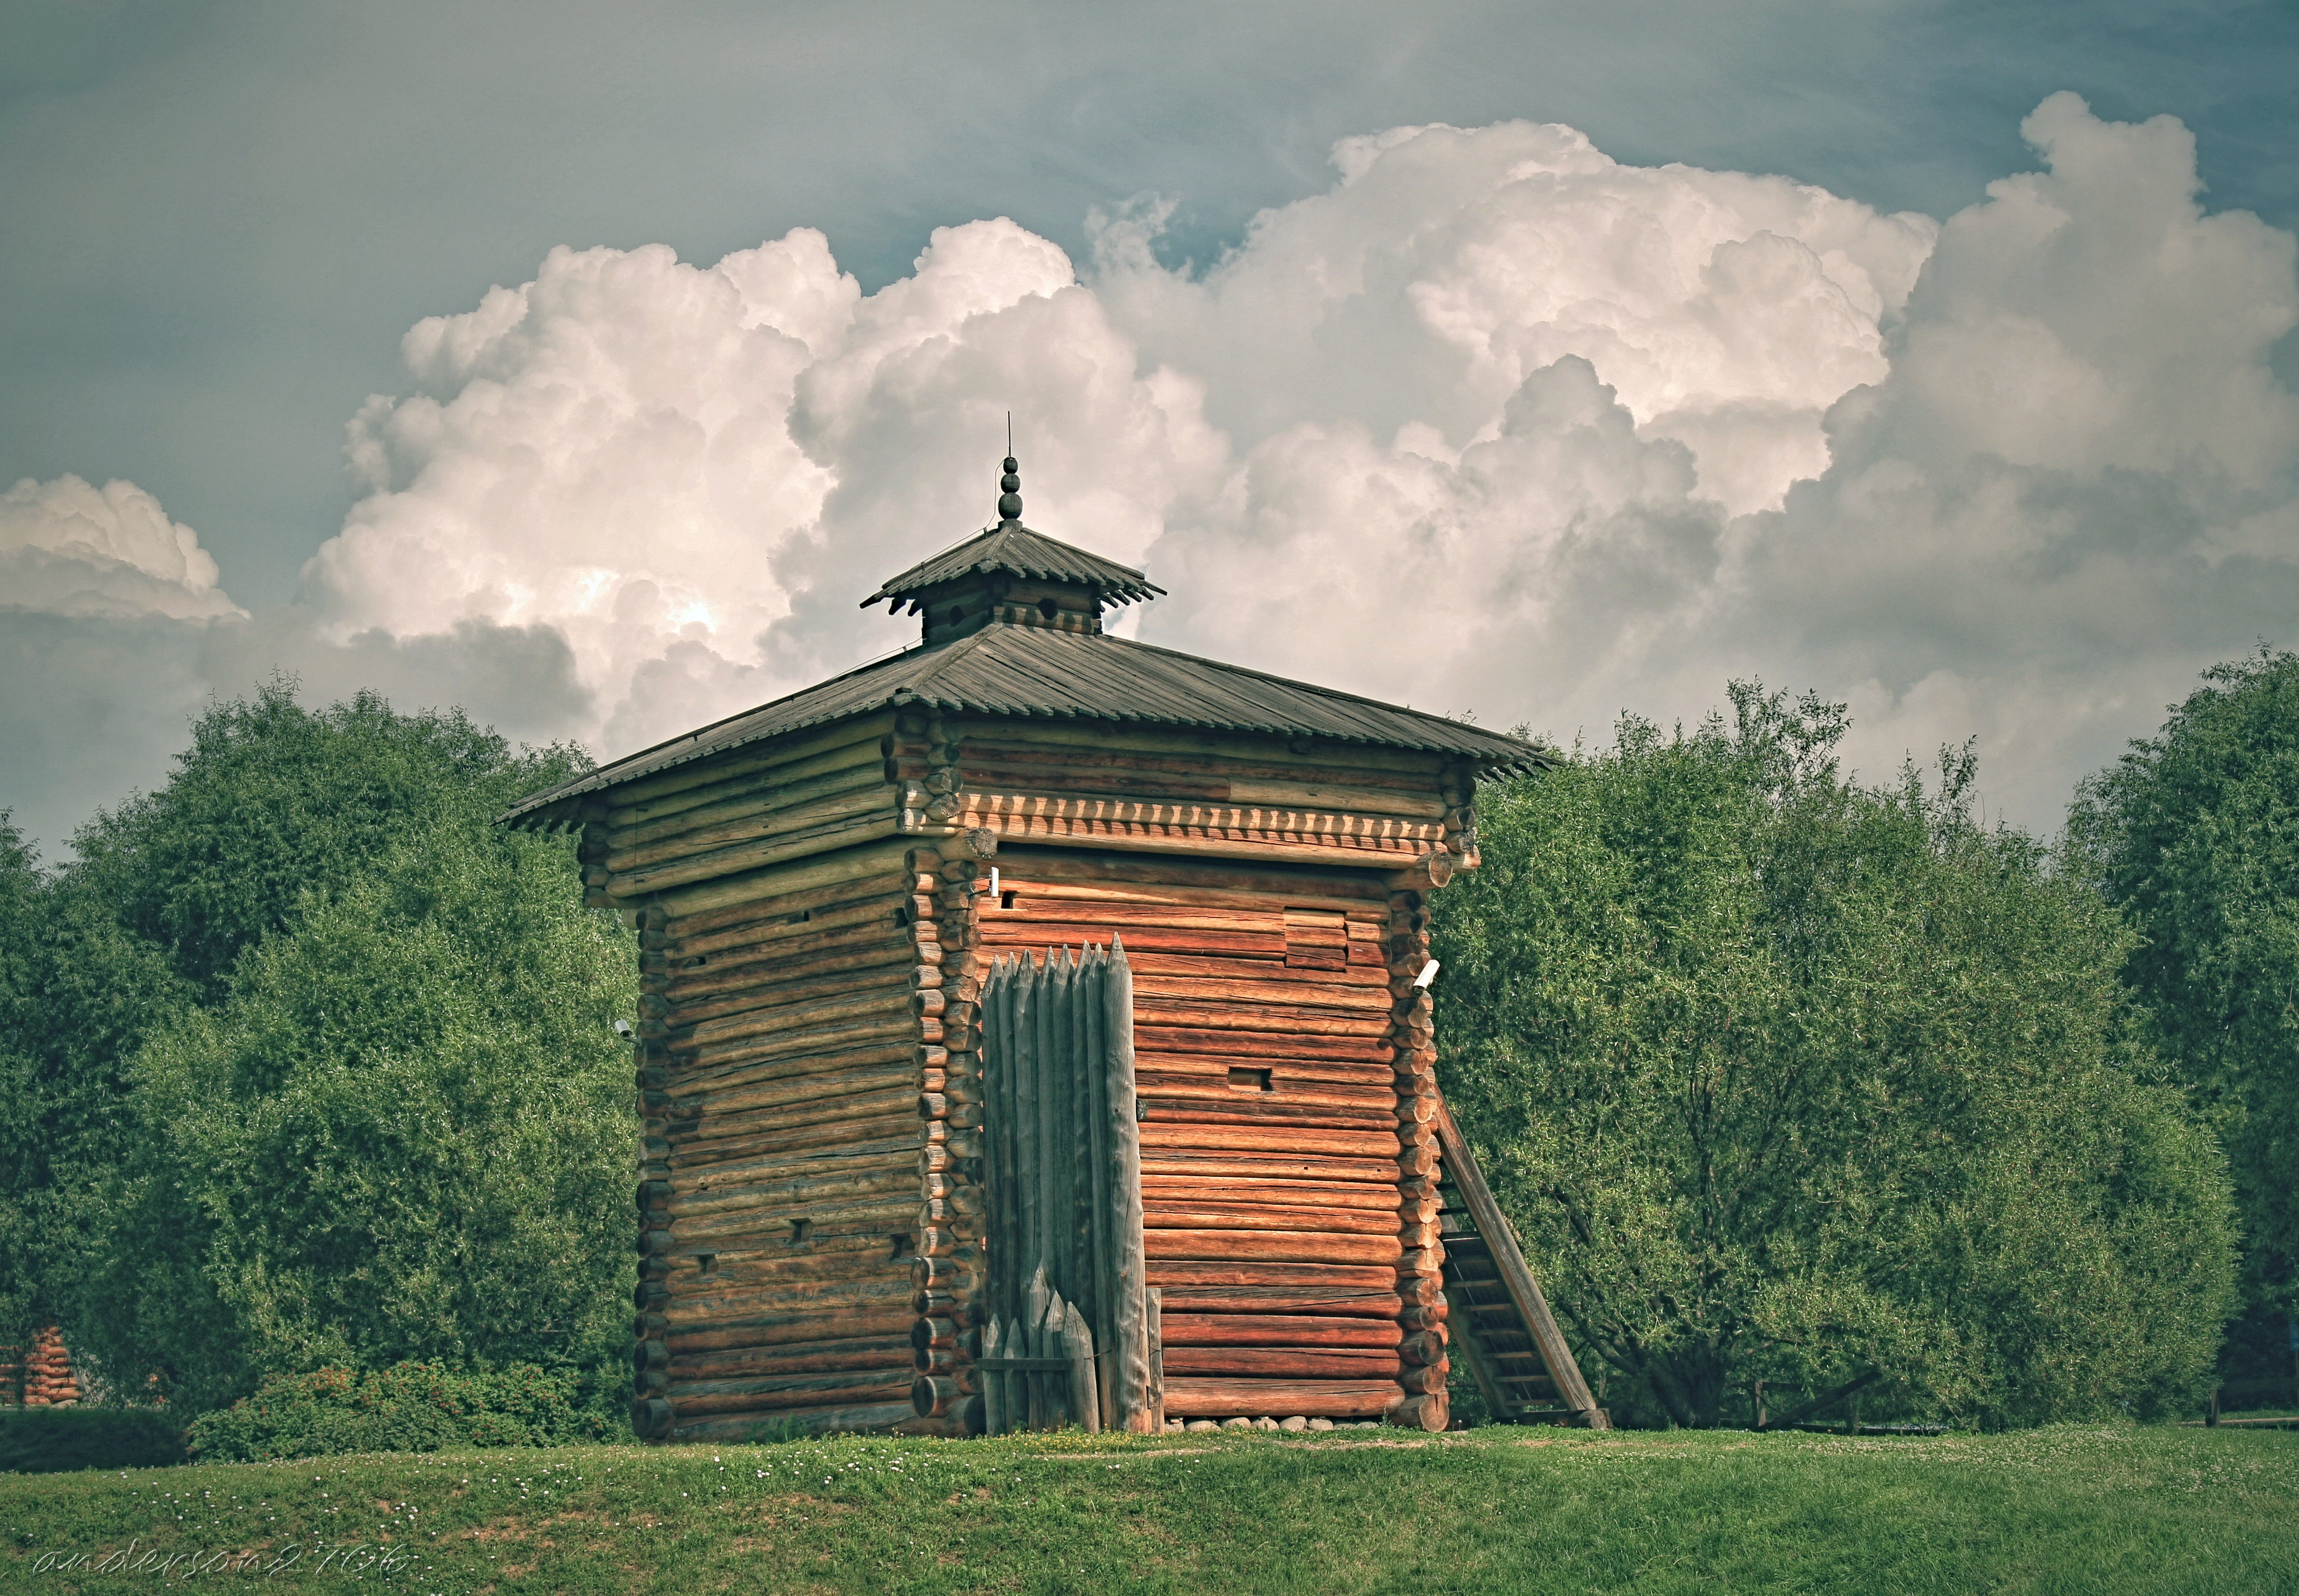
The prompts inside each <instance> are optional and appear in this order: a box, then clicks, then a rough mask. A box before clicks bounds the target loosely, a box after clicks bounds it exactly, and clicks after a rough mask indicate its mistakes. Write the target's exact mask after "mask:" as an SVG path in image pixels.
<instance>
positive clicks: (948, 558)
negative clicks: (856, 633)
mask: <svg viewBox="0 0 2299 1596" xmlns="http://www.w3.org/2000/svg"><path fill="white" fill-rule="evenodd" d="M996 571H1003V572H1006V573H1008V575H1015V576H1023V577H1027V578H1029V579H1030V580H1031V581H1033V582H1061V583H1075V585H1077V586H1079V587H1088V588H1091V589H1093V590H1094V591H1095V593H1096V596H1097V597H1099V598H1100V600H1102V601H1103V602H1104V603H1109V602H1112V601H1115V602H1116V603H1119V604H1130V603H1133V602H1134V601H1135V600H1142V599H1155V598H1158V596H1160V595H1161V594H1163V593H1164V592H1165V591H1166V590H1165V589H1164V588H1162V587H1159V586H1158V584H1157V583H1153V582H1151V581H1150V579H1149V578H1148V577H1146V576H1144V575H1142V574H1141V572H1139V571H1137V570H1135V569H1134V568H1133V566H1121V565H1119V564H1118V563H1117V562H1116V560H1114V559H1104V558H1101V556H1100V555H1099V554H1089V553H1087V552H1086V551H1085V550H1083V549H1079V548H1075V547H1074V546H1072V545H1071V544H1068V543H1065V542H1062V541H1061V540H1060V539H1058V538H1050V537H1048V536H1047V535H1046V534H1045V533H1042V532H1033V531H1032V530H1031V529H1030V528H1028V527H1026V526H1025V525H1022V524H1021V523H1020V522H1019V521H1001V522H1000V523H999V524H998V525H995V526H990V527H985V528H984V529H983V530H982V531H981V532H978V533H975V535H974V536H972V537H970V538H968V539H967V540H966V542H962V543H959V544H956V545H953V546H952V547H950V548H948V549H945V550H942V552H941V553H940V554H937V555H934V557H933V558H928V559H922V560H920V561H919V562H918V563H917V565H914V566H911V567H910V568H909V570H907V571H905V572H903V573H902V574H901V575H900V576H895V577H892V578H890V579H888V580H887V581H886V582H885V583H883V584H881V585H880V587H879V589H878V591H876V592H875V593H873V594H871V595H870V596H869V597H868V598H867V599H865V600H862V608H865V609H867V608H870V606H872V605H873V604H876V603H878V602H880V601H881V600H887V599H892V600H897V601H900V600H904V599H911V598H914V597H915V596H916V595H917V594H919V593H922V592H925V591H928V590H930V589H933V588H937V587H940V586H942V584H944V583H951V582H957V581H959V580H960V579H962V578H964V577H967V576H972V575H977V574H979V575H989V574H990V573H992V572H996Z"/></svg>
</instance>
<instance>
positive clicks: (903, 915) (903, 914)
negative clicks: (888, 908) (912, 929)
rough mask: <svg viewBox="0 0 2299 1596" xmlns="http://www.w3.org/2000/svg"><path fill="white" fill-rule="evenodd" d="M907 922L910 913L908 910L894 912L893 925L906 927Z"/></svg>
mask: <svg viewBox="0 0 2299 1596" xmlns="http://www.w3.org/2000/svg"><path fill="white" fill-rule="evenodd" d="M909 922H910V912H909V910H908V909H900V908H898V909H896V910H895V911H894V923H895V924H896V925H908V924H909Z"/></svg>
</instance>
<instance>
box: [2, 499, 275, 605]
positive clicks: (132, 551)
mask: <svg viewBox="0 0 2299 1596" xmlns="http://www.w3.org/2000/svg"><path fill="white" fill-rule="evenodd" d="M219 575H220V573H219V572H218V571H217V569H216V562H215V560H214V558H212V556H211V555H210V554H209V553H208V551H207V550H204V549H203V548H201V547H200V539H199V534H198V533H195V532H194V531H193V530H192V529H191V528H190V527H188V526H184V525H178V523H176V522H174V521H171V520H170V519H169V518H168V513H167V512H166V511H165V510H163V509H161V508H160V501H159V500H157V499H154V497H153V496H152V495H151V494H149V493H147V492H145V491H144V490H143V489H141V488H139V487H137V485H136V484H134V483H132V482H108V483H106V484H104V486H102V487H101V488H98V487H95V486H93V485H91V484H88V483H86V482H83V481H81V480H80V479H79V477H77V476H70V475H66V476H59V477H57V478H55V479H54V480H53V481H51V482H35V481H34V480H33V479H32V478H30V477H29V476H28V477H26V478H24V479H23V480H22V481H21V482H19V483H18V484H16V485H15V486H14V487H12V488H10V489H9V490H8V491H7V492H4V493H0V608H8V609H18V610H25V611H30V612H35V613H38V614H42V615H53V616H78V617H82V618H93V617H104V618H109V619H114V620H130V619H137V618H140V617H144V616H165V617H167V618H168V619H170V620H178V621H207V620H218V619H221V618H223V617H226V616H240V615H244V614H245V611H243V610H242V609H241V608H239V606H238V605H237V604H234V603H233V602H232V601H231V598H230V596H229V595H228V594H227V593H226V592H225V591H223V590H222V589H221V588H220V587H219V586H217V585H216V584H217V580H218V577H219Z"/></svg>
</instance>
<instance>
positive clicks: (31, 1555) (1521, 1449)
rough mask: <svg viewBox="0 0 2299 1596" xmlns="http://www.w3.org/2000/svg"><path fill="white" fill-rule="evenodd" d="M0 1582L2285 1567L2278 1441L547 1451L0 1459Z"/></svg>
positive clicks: (1451, 1581) (1904, 1579)
mask: <svg viewBox="0 0 2299 1596" xmlns="http://www.w3.org/2000/svg"><path fill="white" fill-rule="evenodd" d="M0 1529H4V1534H5V1537H6V1545H7V1548H8V1558H7V1559H6V1560H5V1561H4V1562H0V1584H4V1585H5V1586H6V1587H7V1588H10V1589H16V1590H28V1591H54V1592H82V1591H85V1592H99V1591H106V1592H108V1591H131V1590H135V1591H144V1590H153V1589H157V1588H166V1587H168V1586H170V1585H172V1584H176V1583H178V1581H185V1580H189V1581H191V1582H193V1583H196V1584H212V1585H220V1586H223V1587H227V1588H228V1587H230V1586H234V1585H238V1584H257V1583H269V1584H278V1585H286V1586H291V1587H295V1588H299V1589H307V1590H337V1589H343V1590H350V1589H353V1588H357V1589H361V1590H369V1591H372V1590H377V1589H385V1590H403V1591H410V1592H481V1593H484V1596H511V1593H512V1592H681V1593H685V1592H710V1591H720V1590H727V1591H737V1592H753V1591H762V1592H763V1591H773V1592H783V1591H789V1592H844V1591H862V1592H940V1591H999V1592H1007V1591H1014V1592H1020V1591H1049V1592H1052V1591H1065V1592H1067V1591H1110V1590H1124V1591H1136V1590H1139V1591H1172V1592H1227V1591H1250V1592H1404V1591H1446V1592H1455V1591H1510V1592H1515V1591H1526V1592H1552V1591H1553V1592H1586V1591H1615V1590H1627V1589H1634V1590H1636V1591H1638V1592H1677V1591H1700V1592H1721V1591H1730V1592H1745V1591H1830V1592H1837V1591H1880V1592H1935V1591H1938V1592H1969V1591H1990V1592H1996V1591H2002V1592H2015V1591H2016V1592H2079V1591H2081V1592H2091V1591H2112V1592H2157V1591H2164V1592H2174V1591H2176V1592H2189V1591H2196V1592H2203V1591H2209V1592H2245V1593H2246V1596H2248V1593H2252V1592H2278V1591H2299V1434H2294V1433H2291V1432H2278V1431H2228V1430H2224V1429H2222V1430H2215V1431H2210V1432H2205V1431H2203V1430H2195V1429H2188V1430H2180V1429H2157V1428H2133V1427H2100V1428H2079V1427H2059V1428H2054V1429H2048V1430H2043V1431H2038V1432H2032V1433H2028V1434H2021V1435H1996V1436H1968V1435H1949V1436H1941V1437H1936V1438H1930V1439H1920V1440H1910V1439H1898V1438H1863V1439H1860V1440H1851V1439H1847V1438H1843V1437H1830V1436H1823V1435H1761V1436H1759V1435H1735V1434H1721V1435H1691V1434H1677V1435H1589V1434H1587V1433H1584V1432H1561V1431H1556V1430H1523V1429H1490V1430H1480V1431H1473V1432H1469V1433H1465V1434H1457V1435H1428V1436H1408V1435H1403V1434H1400V1433H1399V1432H1396V1431H1386V1432H1382V1431H1357V1430H1343V1431H1339V1432H1336V1433H1334V1434H1332V1435H1323V1436H1315V1437H1304V1438H1296V1437H1291V1436H1286V1437H1275V1436H1261V1435H1255V1436H1251V1437H1247V1436H1238V1435H1221V1436H1201V1435H1187V1436H1171V1437H1159V1438H1157V1439H1155V1440H1141V1441H1124V1440H1103V1439H1096V1440H1089V1439H1087V1438H1085V1437H1084V1436H1082V1435H1062V1436H1034V1437H1015V1438H1008V1439H1003V1440H999V1441H991V1442H979V1441H977V1442H955V1443H953V1442H915V1441H912V1442H896V1441H885V1440H860V1439H839V1440H832V1441H822V1442H793V1443H785V1444H783V1445H777V1446H760V1447H721V1448H711V1447H678V1448H662V1449H640V1448H631V1447H567V1448H560V1449H557V1450H552V1451H482V1452H465V1453H457V1454H436V1455H430V1456H424V1455H416V1454H400V1455H390V1456H377V1457H360V1458H330V1459H326V1460H315V1461H310V1462H305V1463H302V1464H289V1463H274V1464H236V1465H212V1466H205V1467H188V1468H154V1469H137V1470H129V1471H126V1472H120V1471H112V1472H107V1473H101V1474H95V1473H83V1474H69V1475H45V1476H29V1475H12V1476H0ZM354 1548H357V1549H358V1550H353V1549H354ZM131 1549H132V1552H131ZM123 1552H130V1553H131V1555H129V1556H123V1555H121V1554H122V1553H123ZM147 1553H149V1554H151V1555H150V1556H149V1558H148V1559H147V1558H146V1554H147ZM331 1553H332V1554H333V1557H332V1559H331V1558H330V1554H331ZM107 1556H111V1557H112V1559H113V1560H114V1562H115V1564H117V1563H129V1564H130V1567H129V1568H128V1569H126V1570H124V1571H121V1570H118V1569H116V1568H115V1569H114V1570H113V1571H110V1572H105V1571H98V1570H99V1567H100V1559H104V1558H105V1557H107ZM170 1558H174V1559H178V1560H176V1561H175V1562H173V1563H172V1564H171V1565H166V1566H164V1567H163V1566H162V1565H163V1564H164V1563H165V1559H170ZM134 1559H144V1561H143V1562H142V1566H140V1567H137V1566H135V1563H134Z"/></svg>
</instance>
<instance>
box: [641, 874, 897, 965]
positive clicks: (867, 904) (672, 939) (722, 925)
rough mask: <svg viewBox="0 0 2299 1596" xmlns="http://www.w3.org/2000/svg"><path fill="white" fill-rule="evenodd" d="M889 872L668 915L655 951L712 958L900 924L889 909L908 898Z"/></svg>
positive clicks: (671, 955) (674, 957) (676, 956)
mask: <svg viewBox="0 0 2299 1596" xmlns="http://www.w3.org/2000/svg"><path fill="white" fill-rule="evenodd" d="M900 885H901V879H900V878H899V877H898V876H892V875H883V876H882V875H871V876H866V877H864V878H863V879H862V880H860V881H834V882H832V883H831V884H830V885H829V886H827V887H817V888H815V889H813V890H811V891H808V892H793V893H787V894H785V895H784V896H783V897H769V898H762V899H759V901H757V902H755V903H743V904H736V905H735V906H734V907H732V908H729V909H725V910H722V911H720V912H719V913H718V914H695V915H691V916H689V917H688V918H687V919H685V920H677V921H673V922H671V924H670V926H669V928H668V930H663V931H660V932H657V933H655V936H656V938H657V939H659V940H660V952H661V953H662V955H664V956H665V957H666V958H668V959H671V960H674V961H675V960H678V959H685V958H717V957H720V956H722V955H727V954H730V953H734V952H736V951H737V950H740V949H743V948H748V947H756V948H759V949H762V950H763V949H767V948H771V947H774V946H775V945H776V944H777V943H782V942H788V941H790V940H792V939H808V938H812V937H817V936H825V935H834V934H836V933H839V932H842V931H845V930H851V929H853V928H856V927H860V926H867V925H881V924H883V925H885V926H887V927H888V928H890V929H892V930H903V929H905V928H904V927H903V926H902V924H901V922H898V921H897V920H896V919H895V917H894V912H895V911H896V910H897V909H900V908H901V907H902V906H905V905H906V904H908V903H909V901H910V895H909V894H908V893H905V892H902V891H901V890H899V888H900Z"/></svg>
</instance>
